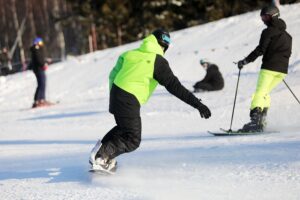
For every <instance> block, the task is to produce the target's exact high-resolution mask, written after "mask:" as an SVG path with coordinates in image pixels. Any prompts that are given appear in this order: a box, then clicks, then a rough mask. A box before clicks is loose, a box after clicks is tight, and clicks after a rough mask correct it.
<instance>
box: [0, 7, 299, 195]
mask: <svg viewBox="0 0 300 200" xmlns="http://www.w3.org/2000/svg"><path fill="white" fill-rule="evenodd" d="M281 9H282V14H281V16H282V17H283V18H284V19H285V21H286V22H287V25H288V31H289V32H290V33H291V35H292V36H293V44H294V45H293V54H292V57H291V60H290V68H289V71H290V73H289V75H288V76H287V78H286V81H287V82H288V83H289V85H290V87H291V88H292V89H293V91H294V92H295V93H296V95H297V96H298V97H299V95H300V93H299V91H300V80H299V78H298V77H299V75H300V74H299V67H300V52H299V45H297V44H299V42H300V41H299V34H300V29H299V22H300V21H299V19H300V13H299V12H298V11H299V9H300V4H294V5H290V6H283V7H282V8H281ZM245 21H247V23H244V22H245ZM263 28H264V27H263V25H262V23H261V22H260V19H259V12H258V11H257V12H250V13H246V14H244V15H241V16H236V17H231V18H227V19H222V20H220V21H217V22H213V23H208V24H205V25H202V26H196V27H192V28H189V29H185V30H181V31H177V32H174V33H172V34H171V37H172V41H173V43H172V46H171V47H170V49H169V50H168V52H167V54H166V57H167V59H168V60H169V63H170V66H171V68H172V69H173V71H174V73H175V74H176V75H177V76H178V78H179V79H180V80H181V81H182V83H183V85H185V86H186V87H187V88H188V89H191V88H192V85H193V84H194V83H195V82H196V81H198V80H200V79H201V78H202V77H203V76H204V72H203V71H202V69H201V67H200V65H199V59H200V58H203V57H206V58H208V59H209V60H211V61H213V62H216V63H217V64H218V65H219V67H220V70H221V72H222V73H223V76H224V78H225V88H224V90H222V91H220V92H211V93H207V92H206V93H200V94H196V95H197V97H199V98H201V99H202V100H203V102H204V103H205V104H207V105H208V106H209V107H210V108H211V110H212V114H213V115H212V117H211V119H209V120H204V119H201V118H200V116H199V113H198V112H197V111H195V110H194V109H193V108H191V107H189V106H188V105H186V104H184V103H182V102H180V101H179V100H177V99H176V98H175V97H173V96H172V95H170V94H169V93H168V92H167V91H166V90H165V89H164V88H163V87H160V86H159V87H158V88H157V90H156V92H155V93H154V94H153V97H152V98H151V99H150V101H149V102H148V104H147V105H145V106H144V107H143V108H142V112H141V113H142V114H141V115H142V123H143V131H142V132H143V133H142V137H143V140H142V143H141V146H140V148H139V149H138V150H136V151H134V152H132V153H130V154H124V155H122V156H120V157H118V163H119V170H118V171H117V173H116V174H115V175H113V176H99V175H96V174H91V173H89V172H88V169H89V165H88V157H89V153H90V150H91V148H92V147H93V146H94V144H95V143H96V141H97V140H98V139H100V138H102V137H103V136H104V134H105V133H106V132H107V131H108V130H110V129H111V128H112V127H113V126H114V120H113V116H112V115H110V114H109V113H108V111H107V109H108V73H109V72H110V70H111V68H112V67H113V65H114V63H115V62H116V59H117V56H118V55H119V54H120V53H122V52H123V51H125V50H128V49H131V48H136V47H137V46H138V45H139V43H140V42H135V43H132V44H128V45H124V46H121V47H117V48H112V49H107V50H103V51H99V52H96V53H93V54H88V55H84V56H80V57H77V58H68V59H67V61H65V62H63V63H58V64H55V65H52V66H50V69H49V70H48V71H47V75H48V90H47V95H48V97H49V99H50V100H53V101H56V100H58V101H60V103H59V104H57V105H55V106H53V107H48V108H43V109H35V110H32V109H29V108H30V106H31V103H32V97H33V94H34V90H35V87H36V85H35V84H36V83H35V78H34V75H33V74H32V72H30V71H29V72H24V73H19V74H15V75H12V76H7V77H0V103H1V107H0V163H1V165H0V191H1V197H0V199H5V200H27V199H28V200H31V199H34V200H36V199H49V200H60V199H110V200H120V199H122V200H152V199H154V200H156V199H157V200H161V199H172V200H177V199H189V200H193V199H195V200H198V199H209V200H237V199H239V200H240V199H243V200H253V199H260V200H269V199H272V200H282V199H288V200H299V199H300V153H299V149H300V132H299V130H300V125H299V124H300V123H299V119H300V114H299V113H300V112H299V104H297V102H296V101H295V99H293V96H292V95H291V94H290V92H289V91H288V90H287V88H286V87H285V85H284V84H281V85H279V86H278V87H277V88H276V89H275V90H274V91H273V92H272V94H271V98H272V107H271V109H270V111H269V116H268V129H269V130H277V131H280V132H279V133H273V134H263V135H256V136H236V137H214V136H211V135H209V134H208V133H207V131H208V130H211V131H217V130H218V128H219V127H222V128H229V124H230V117H231V112H232V104H233V98H234V96H233V95H234V92H235V86H236V81H237V68H236V66H235V65H234V64H233V63H232V62H233V61H237V60H238V59H241V58H243V57H244V56H246V55H247V54H248V53H250V51H251V50H253V49H254V48H255V46H256V45H257V44H258V40H259V36H260V33H261V30H262V29H263ZM260 63H261V61H260V59H257V61H256V62H254V63H251V64H249V65H247V66H246V67H245V68H244V69H243V71H242V74H241V78H240V85H239V92H238V97H237V104H236V110H235V117H234V123H233V129H237V128H239V127H241V126H242V125H243V124H244V123H245V122H247V121H248V120H249V119H248V115H249V105H250V101H251V95H252V93H253V92H254V90H255V84H256V79H257V74H258V73H257V72H258V71H259V67H258V66H259V65H260Z"/></svg>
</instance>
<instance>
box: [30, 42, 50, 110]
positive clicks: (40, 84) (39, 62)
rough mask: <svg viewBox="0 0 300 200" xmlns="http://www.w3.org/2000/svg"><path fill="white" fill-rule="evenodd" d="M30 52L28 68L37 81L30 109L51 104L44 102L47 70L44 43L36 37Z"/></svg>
mask: <svg viewBox="0 0 300 200" xmlns="http://www.w3.org/2000/svg"><path fill="white" fill-rule="evenodd" d="M30 51H31V63H30V66H29V68H31V69H32V70H33V72H34V75H35V77H36V80H37V88H36V92H35V94H34V103H33V105H32V108H36V107H43V106H49V105H52V103H51V102H49V101H46V95H45V93H46V73H45V71H46V70H47V69H48V63H47V62H46V60H45V56H44V42H43V40H42V38H40V37H37V38H35V39H34V41H33V45H32V46H31V47H30Z"/></svg>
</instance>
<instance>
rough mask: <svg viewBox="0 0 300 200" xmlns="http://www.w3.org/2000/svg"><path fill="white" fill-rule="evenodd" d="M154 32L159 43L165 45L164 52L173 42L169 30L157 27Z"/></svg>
mask: <svg viewBox="0 0 300 200" xmlns="http://www.w3.org/2000/svg"><path fill="white" fill-rule="evenodd" d="M152 34H153V35H154V36H155V37H156V39H157V42H158V44H160V45H161V46H162V47H164V52H166V51H167V49H168V48H169V45H170V43H171V38H170V34H169V32H168V31H165V30H163V29H156V30H155V31H153V32H152Z"/></svg>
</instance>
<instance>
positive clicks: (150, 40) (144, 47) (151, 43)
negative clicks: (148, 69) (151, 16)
mask: <svg viewBox="0 0 300 200" xmlns="http://www.w3.org/2000/svg"><path fill="white" fill-rule="evenodd" d="M139 50H141V51H143V52H149V53H156V54H159V55H161V56H163V55H164V51H163V49H162V47H161V46H160V45H159V44H158V42H157V39H156V37H155V36H154V35H152V34H151V35H149V36H148V37H146V38H145V39H144V40H143V43H142V44H141V46H140V48H139Z"/></svg>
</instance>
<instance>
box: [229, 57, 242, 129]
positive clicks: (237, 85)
mask: <svg viewBox="0 0 300 200" xmlns="http://www.w3.org/2000/svg"><path fill="white" fill-rule="evenodd" d="M234 64H236V63H234ZM240 75H241V69H239V75H238V80H237V83H236V89H235V95H234V102H233V109H232V115H231V122H230V128H229V130H228V132H229V133H231V132H232V130H231V127H232V121H233V116H234V109H235V102H236V96H237V91H238V87H239V81H240Z"/></svg>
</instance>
